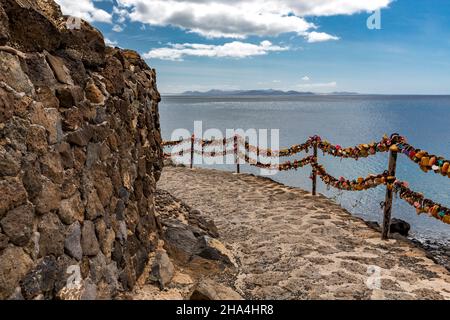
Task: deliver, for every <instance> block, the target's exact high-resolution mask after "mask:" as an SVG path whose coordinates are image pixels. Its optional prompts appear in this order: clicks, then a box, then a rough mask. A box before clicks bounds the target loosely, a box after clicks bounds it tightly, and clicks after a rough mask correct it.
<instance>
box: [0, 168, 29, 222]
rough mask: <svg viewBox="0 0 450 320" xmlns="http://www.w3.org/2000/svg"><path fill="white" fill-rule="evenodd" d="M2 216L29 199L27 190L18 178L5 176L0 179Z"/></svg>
mask: <svg viewBox="0 0 450 320" xmlns="http://www.w3.org/2000/svg"><path fill="white" fill-rule="evenodd" d="M0 194H1V195H2V200H1V201H0V218H1V217H3V216H4V214H5V213H6V212H7V211H9V210H11V209H13V208H15V207H18V206H20V205H22V204H24V203H25V202H26V200H27V191H26V190H25V188H24V187H23V184H22V182H21V181H20V180H19V179H18V178H11V177H5V178H2V180H1V181H0Z"/></svg>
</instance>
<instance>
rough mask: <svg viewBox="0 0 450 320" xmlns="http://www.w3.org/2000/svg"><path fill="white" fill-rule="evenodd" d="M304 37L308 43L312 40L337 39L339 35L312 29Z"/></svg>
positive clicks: (312, 41)
mask: <svg viewBox="0 0 450 320" xmlns="http://www.w3.org/2000/svg"><path fill="white" fill-rule="evenodd" d="M306 39H307V41H308V42H309V43H314V42H324V41H329V40H339V37H336V36H332V35H330V34H328V33H325V32H316V31H313V32H309V33H308V34H307V35H306Z"/></svg>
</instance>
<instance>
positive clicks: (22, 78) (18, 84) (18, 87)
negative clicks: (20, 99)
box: [0, 51, 34, 95]
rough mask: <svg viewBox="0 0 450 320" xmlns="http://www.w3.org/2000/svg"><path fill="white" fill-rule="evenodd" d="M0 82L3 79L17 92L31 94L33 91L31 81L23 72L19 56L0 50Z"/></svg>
mask: <svg viewBox="0 0 450 320" xmlns="http://www.w3.org/2000/svg"><path fill="white" fill-rule="evenodd" d="M0 61H1V62H2V64H1V65H0V82H1V81H4V82H6V83H8V84H10V86H11V87H12V88H13V89H14V90H15V91H17V92H24V93H25V94H28V95H31V94H33V92H34V87H33V83H32V82H31V80H30V78H28V76H27V75H26V73H25V72H23V70H22V67H21V65H20V60H19V57H17V56H15V55H13V54H10V53H7V52H5V51H0Z"/></svg>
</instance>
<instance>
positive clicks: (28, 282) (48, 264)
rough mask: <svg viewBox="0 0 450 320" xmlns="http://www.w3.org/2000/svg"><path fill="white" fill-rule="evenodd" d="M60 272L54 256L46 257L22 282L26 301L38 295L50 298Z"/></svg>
mask: <svg viewBox="0 0 450 320" xmlns="http://www.w3.org/2000/svg"><path fill="white" fill-rule="evenodd" d="M58 273H59V270H58V264H57V263H56V259H55V257H54V256H47V257H45V258H44V259H43V260H42V261H41V262H40V263H39V264H38V265H36V267H34V268H33V269H32V270H31V271H30V272H29V273H28V274H27V275H26V276H25V278H24V279H23V280H22V282H21V287H22V294H23V296H24V297H25V298H26V299H33V298H35V297H36V296H38V295H41V294H42V295H43V296H44V297H47V298H50V297H51V293H52V292H53V289H54V286H55V282H56V280H57V276H58Z"/></svg>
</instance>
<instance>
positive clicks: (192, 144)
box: [191, 135, 195, 169]
mask: <svg viewBox="0 0 450 320" xmlns="http://www.w3.org/2000/svg"><path fill="white" fill-rule="evenodd" d="M194 142H195V135H192V136H191V169H192V168H193V167H194Z"/></svg>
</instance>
